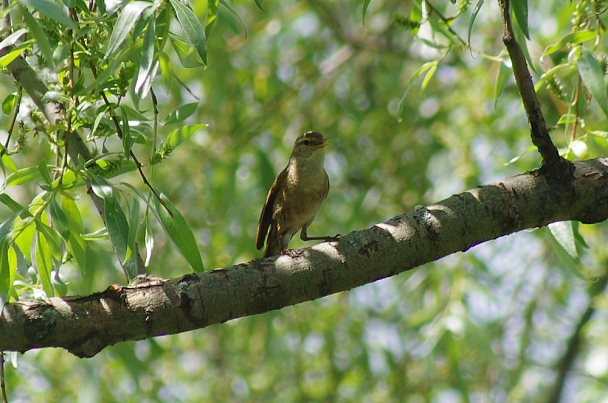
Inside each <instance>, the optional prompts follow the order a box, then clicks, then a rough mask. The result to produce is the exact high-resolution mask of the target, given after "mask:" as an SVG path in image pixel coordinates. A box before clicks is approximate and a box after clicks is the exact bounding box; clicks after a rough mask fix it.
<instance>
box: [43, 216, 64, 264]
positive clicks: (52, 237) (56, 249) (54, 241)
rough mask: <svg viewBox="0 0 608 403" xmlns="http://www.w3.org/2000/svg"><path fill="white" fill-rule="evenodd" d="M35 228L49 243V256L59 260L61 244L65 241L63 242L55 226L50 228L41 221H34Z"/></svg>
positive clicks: (61, 250) (61, 249) (61, 253)
mask: <svg viewBox="0 0 608 403" xmlns="http://www.w3.org/2000/svg"><path fill="white" fill-rule="evenodd" d="M43 218H46V217H43ZM36 229H37V230H38V232H40V233H42V234H44V237H45V238H46V241H47V243H48V245H49V250H50V251H51V257H53V258H55V260H57V261H61V258H62V256H63V246H64V245H65V243H64V242H63V239H62V238H61V235H60V234H59V232H57V230H55V228H51V227H49V226H48V225H46V224H45V223H43V222H41V221H36Z"/></svg>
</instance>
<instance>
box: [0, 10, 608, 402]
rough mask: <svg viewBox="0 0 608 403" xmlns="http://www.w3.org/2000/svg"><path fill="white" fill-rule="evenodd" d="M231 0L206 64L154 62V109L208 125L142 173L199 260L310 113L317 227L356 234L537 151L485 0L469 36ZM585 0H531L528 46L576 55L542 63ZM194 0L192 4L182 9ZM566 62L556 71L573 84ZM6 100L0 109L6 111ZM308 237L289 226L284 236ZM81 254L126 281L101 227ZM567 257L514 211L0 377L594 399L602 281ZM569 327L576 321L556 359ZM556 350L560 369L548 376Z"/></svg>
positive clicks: (501, 172) (79, 284) (245, 224)
mask: <svg viewBox="0 0 608 403" xmlns="http://www.w3.org/2000/svg"><path fill="white" fill-rule="evenodd" d="M230 4H231V6H232V7H233V8H234V10H235V11H236V12H237V14H238V16H239V17H240V19H241V21H240V20H239V19H238V18H237V17H235V15H234V14H233V13H231V12H229V11H228V10H227V9H226V8H224V7H220V13H219V16H218V21H217V22H216V24H215V25H214V27H213V30H212V32H211V35H210V37H209V38H208V46H209V49H208V52H209V67H208V68H207V69H206V70H203V69H201V68H197V69H185V68H183V67H181V66H180V64H179V61H178V60H177V58H175V60H173V69H174V72H175V74H176V77H177V78H178V79H179V81H181V82H182V83H183V84H184V86H182V85H180V83H179V82H178V80H173V81H172V82H171V84H170V86H169V87H166V86H165V85H164V84H163V83H161V82H160V80H159V82H158V83H157V85H155V87H154V89H155V91H156V95H157V98H158V102H159V109H160V115H161V118H162V117H163V116H166V115H167V114H168V113H170V112H171V111H172V110H174V109H175V108H177V107H178V106H179V105H182V104H184V103H188V102H198V103H199V107H198V109H197V112H196V113H195V114H194V115H193V116H191V117H190V118H189V119H188V123H189V124H195V123H204V124H207V125H208V127H207V128H206V129H205V130H202V131H200V132H198V133H196V134H195V135H194V136H193V137H191V138H190V140H189V141H188V143H187V144H185V145H182V146H181V147H179V148H178V149H177V150H176V151H175V152H174V153H173V154H172V155H171V157H170V158H169V159H168V160H167V161H165V162H164V163H162V164H160V165H159V166H157V167H155V168H154V173H153V177H152V179H153V183H154V185H155V186H156V188H157V189H159V190H161V191H162V192H164V193H165V194H167V195H168V197H169V198H170V199H171V200H172V201H173V203H174V204H175V205H176V206H177V207H178V209H179V210H180V211H181V213H182V214H183V216H184V217H185V218H186V220H187V222H188V224H189V225H190V227H191V228H192V230H193V231H194V234H195V237H196V239H197V241H198V245H199V248H200V251H201V254H202V257H203V261H204V263H205V267H206V268H207V269H212V268H216V267H225V266H228V265H232V264H236V263H241V262H247V261H249V260H251V259H254V258H256V257H259V256H261V252H259V251H257V250H256V249H255V245H254V244H255V231H256V226H257V220H258V216H259V213H260V210H261V208H262V206H263V203H264V200H265V197H266V192H267V190H268V188H269V186H270V184H271V183H272V181H273V179H274V177H275V175H276V174H277V173H278V172H279V171H280V170H281V169H282V168H283V167H284V166H285V164H286V162H287V158H288V156H289V152H290V151H291V147H292V144H293V141H294V140H295V138H296V137H297V135H299V134H300V133H302V132H304V131H306V130H316V131H320V132H322V133H323V134H324V135H325V136H326V137H328V138H329V147H328V148H327V149H326V150H327V158H326V169H327V171H328V173H329V176H330V181H331V189H330V193H329V196H328V198H327V200H326V201H325V203H324V205H323V207H322V208H321V211H320V213H319V215H318V217H317V219H316V220H315V221H314V223H313V224H312V226H311V228H310V230H309V235H311V236H315V235H326V234H335V233H341V234H347V233H348V232H350V231H354V230H359V229H363V228H366V227H368V226H370V225H372V224H374V223H377V222H381V221H384V220H386V219H388V218H390V217H392V216H394V215H398V214H402V213H407V212H410V211H412V210H413V209H414V207H415V206H416V205H424V204H429V203H432V202H435V201H439V200H441V199H444V198H447V197H449V196H450V195H452V194H453V193H457V192H461V191H464V190H466V189H468V188H471V187H474V186H477V185H479V184H484V183H488V182H490V181H493V180H497V179H500V178H504V177H508V176H511V175H514V174H517V173H521V172H524V171H527V170H530V169H533V168H535V167H537V166H538V164H539V162H540V158H539V156H538V154H537V153H536V151H534V150H532V151H530V152H527V151H529V147H530V138H529V130H528V125H527V121H526V117H525V114H524V112H523V110H522V108H521V101H520V99H519V97H518V94H517V90H516V88H515V86H514V83H513V80H512V79H509V80H508V81H507V82H506V85H505V87H504V90H502V91H501V94H500V97H499V98H498V99H496V96H495V94H496V89H497V82H500V80H498V79H497V77H499V71H500V69H501V66H503V68H505V67H504V66H508V63H506V62H505V63H506V64H505V63H503V62H501V60H502V61H506V56H505V53H504V51H503V49H504V47H503V44H502V41H501V36H502V28H501V24H500V20H499V13H498V8H497V5H496V4H495V3H494V2H486V3H485V4H483V6H482V8H481V11H480V13H479V15H478V16H477V20H476V22H475V24H474V25H473V27H472V32H471V38H470V39H471V44H472V49H473V50H470V49H468V48H465V47H463V46H461V44H460V41H459V40H458V39H457V38H456V36H454V37H452V41H451V42H450V40H448V39H446V37H445V36H442V35H440V34H439V33H438V31H437V29H436V26H432V25H431V24H430V23H426V24H422V26H420V28H419V30H418V31H417V32H416V33H417V37H414V36H413V34H412V32H411V31H410V30H407V29H405V28H404V25H406V24H405V23H404V18H405V17H409V16H411V15H412V10H414V9H416V8H417V7H418V8H419V7H420V3H417V2H402V1H394V0H386V1H385V0H373V1H371V2H370V3H369V8H368V10H367V14H366V19H365V25H363V24H362V21H361V14H362V2H360V1H350V0H339V1H333V2H330V1H321V0H308V1H301V2H300V1H292V0H286V1H281V2H278V1H267V2H264V3H263V7H264V10H265V11H261V10H260V9H259V8H258V7H256V5H255V3H254V2H253V1H243V0H239V1H238V2H234V3H230ZM594 4H595V3H586V2H580V3H568V2H566V3H564V2H561V1H551V0H547V1H542V2H536V3H534V4H530V5H529V7H530V10H529V13H530V33H531V41H530V42H529V44H528V48H529V50H530V53H531V58H532V60H534V63H535V68H536V69H537V72H542V71H546V69H547V68H548V67H549V66H550V65H551V64H552V63H555V64H557V63H562V62H563V60H564V59H565V58H567V56H568V55H567V54H559V55H555V56H553V57H552V58H548V57H547V58H544V59H543V63H544V64H541V63H540V62H539V60H540V55H541V53H542V51H543V49H545V47H546V46H548V45H550V44H553V43H556V42H558V41H559V40H560V39H561V38H562V37H564V36H565V35H567V34H568V33H570V32H571V30H572V21H573V19H574V18H575V17H576V16H577V15H578V16H580V15H594V10H595V9H594V8H593V7H594V6H593V5H594ZM433 6H435V7H436V8H437V10H438V11H440V12H441V13H442V14H443V15H445V16H451V15H455V14H456V13H457V12H458V10H459V7H460V8H463V9H464V11H463V12H462V15H460V16H459V18H458V19H456V20H455V21H454V23H453V25H452V30H453V31H454V33H456V34H457V36H458V37H459V38H461V39H462V40H463V41H466V40H467V30H468V28H469V22H470V17H471V15H472V12H473V6H474V5H473V4H469V5H468V6H467V7H465V6H466V4H465V3H456V4H454V5H453V4H451V3H448V2H436V4H435V3H433ZM201 7H202V4H199V3H197V2H194V3H193V8H194V11H195V12H200V10H201ZM465 8H466V9H465ZM585 13H586V14H585ZM589 18H591V17H589ZM597 21H599V22H600V25H599V26H601V22H602V20H597ZM604 42H605V40H604V38H603V37H600V39H599V41H598V44H597V47H596V48H595V49H594V50H595V52H597V53H598V54H602V53H601V52H602V49H603V48H602V46H604ZM488 55H491V57H490V56H488ZM559 58H561V59H559ZM433 61H438V64H437V70H436V72H435V74H434V75H433V76H432V78H430V80H429V81H428V82H425V83H424V85H425V88H424V89H422V88H421V85H422V84H423V80H424V78H425V74H422V75H421V76H420V77H419V78H418V79H416V80H414V81H411V83H410V78H411V77H412V76H413V75H414V74H415V72H416V71H417V70H418V69H419V68H420V67H421V66H423V65H424V64H425V63H429V62H433ZM534 79H535V80H537V79H538V75H537V74H536V75H535V76H534ZM563 79H564V85H565V87H566V89H565V91H568V88H569V87H568V85H571V84H572V83H575V82H576V77H571V76H565V77H564V78H563ZM0 84H1V85H2V88H1V91H2V94H1V95H3V97H4V96H6V95H7V94H8V93H10V92H12V91H14V87H13V82H12V80H10V79H8V78H7V77H6V76H5V78H4V79H2V81H1V83H0ZM186 88H187V89H186ZM406 90H408V92H407V94H406V96H405V97H404V99H403V101H402V102H401V107H402V114H401V115H400V116H397V110H398V107H399V105H400V101H401V99H402V97H403V96H404V93H405V92H406ZM539 96H540V98H541V101H542V103H543V108H544V109H543V111H544V112H545V114H546V119H547V122H548V124H549V125H554V124H556V123H557V121H558V119H559V118H560V117H561V116H562V114H564V113H565V110H566V109H567V105H566V106H564V102H562V101H561V100H559V99H557V98H556V96H555V95H554V94H553V93H551V92H550V91H547V90H546V89H545V88H544V87H543V88H540V89H539ZM581 99H582V101H581V109H580V111H579V113H581V115H584V116H585V117H586V118H587V120H588V121H589V125H590V126H591V125H595V126H594V127H598V128H600V127H602V125H603V126H604V127H605V124H606V121H605V119H603V120H602V118H601V116H600V114H599V113H598V111H597V110H596V109H597V108H596V107H595V106H594V105H593V104H592V103H589V102H585V101H584V97H581ZM2 119H3V122H5V123H4V124H3V127H6V122H7V119H8V118H7V117H6V116H3V117H2ZM170 129H171V128H169V129H167V130H170ZM167 133H168V132H167ZM165 134H166V133H165ZM552 136H553V139H554V141H555V143H556V145H557V146H558V147H560V148H561V149H562V150H563V151H564V153H565V154H567V155H569V156H570V157H572V158H577V157H595V156H599V155H604V154H606V150H605V149H604V148H603V145H604V144H603V143H601V142H596V141H594V140H592V139H587V138H583V139H582V140H584V145H585V147H586V149H585V152H584V153H579V154H576V153H574V154H573V152H572V150H571V148H573V147H572V141H573V140H579V141H581V139H579V138H573V137H572V136H571V134H570V133H569V132H568V131H567V130H566V129H564V128H563V126H561V127H559V128H558V129H556V130H555V131H553V132H552ZM25 147H26V151H28V153H24V154H23V156H22V157H20V158H23V159H24V162H23V164H27V163H28V161H29V163H31V161H36V160H37V159H39V158H47V157H48V158H51V153H50V151H45V150H47V148H48V147H46V146H45V141H44V138H42V137H40V138H33V139H30V140H29V141H28V143H27V144H26V145H25ZM569 147H570V148H569ZM134 150H135V152H136V154H137V153H138V148H137V146H136V147H135V148H134ZM516 157H521V158H518V159H515V158H516ZM512 159H515V160H514V161H511V160H512ZM510 161H511V162H510ZM121 181H125V182H129V183H131V184H133V185H135V186H137V187H139V188H142V189H143V186H142V185H141V183H140V179H139V177H138V176H137V175H134V174H129V175H125V176H121V177H119V178H116V179H115V180H114V182H115V183H119V182H121ZM11 191H12V190H10V191H9V193H10V192H11ZM38 191H39V189H37V188H36V187H32V188H19V189H18V190H15V191H12V192H13V193H11V195H12V196H13V197H14V198H15V199H17V200H20V201H22V202H24V203H26V202H27V200H30V199H31V198H32V196H33V195H35V194H36V193H37V192H38ZM77 203H78V206H79V207H80V209H81V210H82V212H83V214H85V217H84V218H85V227H86V231H89V232H93V231H95V230H97V229H99V228H100V227H101V226H102V225H103V224H102V223H101V220H100V219H99V217H98V216H97V214H96V212H95V210H94V208H93V206H92V203H91V202H90V200H89V199H88V198H87V197H86V195H83V196H82V197H81V198H80V199H79V200H78V202H77ZM578 229H579V231H580V232H581V234H582V235H583V237H584V238H585V240H586V242H587V244H588V249H586V250H584V251H581V252H582V255H581V262H580V263H577V264H576V267H577V269H578V270H580V271H581V272H582V273H583V274H584V275H586V276H589V277H590V278H597V277H599V278H603V277H605V276H606V263H607V261H608V260H607V259H606V249H605V248H604V245H605V244H604V241H605V240H606V225H605V224H599V225H593V226H587V225H585V226H583V225H581V226H579V227H578ZM155 235H156V237H155V248H154V253H153V256H152V258H151V263H150V272H151V273H152V274H155V275H158V276H162V277H177V276H180V275H183V274H185V273H188V272H189V271H190V269H189V267H188V265H187V264H186V262H185V261H184V260H183V258H182V257H181V256H180V255H179V253H178V252H177V251H176V250H175V248H174V246H173V245H172V244H171V243H170V241H169V240H167V238H166V237H165V235H164V234H163V232H162V230H160V228H157V233H156V234H155ZM305 245H306V244H304V243H303V242H301V241H300V240H299V239H296V238H294V240H293V241H292V243H291V244H290V247H293V248H297V247H302V246H305ZM89 264H90V266H88V268H87V270H86V272H82V271H80V270H77V269H75V268H71V267H69V266H66V267H65V268H62V272H61V275H62V278H63V279H64V281H65V282H66V283H67V284H68V293H69V294H71V295H75V294H76V295H78V294H79V295H86V294H89V293H91V292H95V291H100V290H103V289H105V288H106V287H107V286H108V285H109V284H111V283H113V282H120V283H122V282H124V275H123V274H122V272H121V271H120V269H119V266H118V264H117V262H116V258H115V257H114V255H113V253H112V252H111V248H110V246H109V243H108V242H105V243H98V244H95V245H92V246H91V253H90V254H89ZM569 265H570V266H571V265H572V262H565V260H564V259H563V258H561V259H560V255H558V254H556V253H555V251H554V242H553V241H552V238H551V236H550V234H549V232H548V231H547V230H546V229H539V230H534V231H526V232H522V233H518V234H515V235H512V236H509V237H504V238H501V239H498V240H496V241H493V242H488V243H486V244H483V245H480V246H477V247H475V248H473V249H471V250H469V251H467V252H466V253H458V254H454V255H452V256H449V257H447V258H444V259H442V260H440V261H438V262H435V263H431V264H428V265H425V266H423V267H420V268H418V269H416V270H413V271H411V272H409V273H405V274H401V275H398V276H396V277H395V278H391V279H385V280H382V281H378V282H376V283H373V284H369V285H366V286H364V287H360V288H358V289H354V290H351V291H350V292H345V293H341V294H339V295H334V296H330V297H326V298H323V299H321V300H318V301H312V302H307V303H304V304H300V305H297V306H293V307H288V308H285V309H282V310H280V311H277V312H270V313H267V314H264V315H258V316H254V317H248V318H242V319H238V320H234V321H231V322H229V323H226V324H222V325H216V326H212V327H210V328H207V329H202V330H198V331H193V332H189V333H185V334H180V335H175V336H166V337H158V338H155V339H150V340H144V341H139V342H126V343H120V344H118V345H115V346H112V347H109V348H107V349H105V350H104V351H102V352H101V353H100V354H99V355H97V356H96V357H94V358H92V359H86V360H85V359H78V358H75V357H73V356H71V355H70V354H68V353H67V352H65V351H64V350H59V349H46V350H39V351H29V352H27V353H25V354H24V355H22V356H18V357H16V359H15V360H16V362H17V364H18V366H17V367H16V368H15V367H13V366H12V365H10V364H7V365H6V384H7V389H8V393H9V397H10V401H12V402H20V401H34V402H42V401H54V402H63V401H65V402H71V401H82V402H93V401H108V402H110V401H122V402H124V401H133V402H147V401H150V402H152V401H163V402H169V401H175V402H193V401H216V402H219V401H277V402H286V401H302V402H304V401H366V402H397V401H399V402H401V401H408V402H426V401H431V402H446V401H447V402H460V401H463V402H464V401H475V402H484V401H498V402H500V401H520V400H525V401H544V400H545V399H547V397H548V396H549V393H551V391H553V390H555V388H560V389H561V388H562V386H563V389H562V390H563V393H564V401H600V400H602V399H606V398H608V392H606V390H608V389H607V388H606V386H607V383H608V364H606V363H607V362H608V344H607V343H606V338H605V337H602V335H603V334H605V333H606V330H607V329H606V325H605V323H607V321H606V319H607V313H608V312H607V308H608V301H607V300H606V297H605V294H604V293H603V292H602V291H601V290H599V291H598V290H595V289H593V284H595V283H593V282H585V281H582V280H580V279H578V278H577V277H575V276H574V275H573V274H572V273H571V272H570V271H569V270H567V269H568V266H569ZM596 294H597V295H596ZM588 310H591V313H592V314H591V315H590V317H589V318H587V320H586V321H584V322H581V317H582V316H583V314H584V313H585V312H586V311H588ZM581 323H582V327H581V329H578V328H577V326H579V325H580V324H581ZM577 329H578V330H579V331H581V332H582V333H580V335H579V333H575V332H576V331H577ZM573 334H577V335H579V336H580V337H581V338H582V340H583V341H581V346H580V349H579V350H577V351H576V354H575V356H574V357H573V360H572V361H570V362H566V361H565V360H563V357H564V354H565V352H566V350H567V346H568V344H567V343H568V340H569V339H570V337H571V335H573ZM13 358H14V357H13ZM564 365H565V366H566V367H565V368H567V370H568V371H569V372H568V375H567V376H566V377H565V380H563V379H561V378H559V377H558V373H559V370H560V368H564Z"/></svg>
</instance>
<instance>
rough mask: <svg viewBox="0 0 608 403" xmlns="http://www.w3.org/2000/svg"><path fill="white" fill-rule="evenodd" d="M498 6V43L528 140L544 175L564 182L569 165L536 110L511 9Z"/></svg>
mask: <svg viewBox="0 0 608 403" xmlns="http://www.w3.org/2000/svg"><path fill="white" fill-rule="evenodd" d="M498 5H499V6H500V15H501V18H502V21H503V30H504V32H503V37H502V41H503V43H504V44H505V47H506V48H507V52H509V57H510V58H511V63H512V65H513V74H514V76H515V83H516V84H517V89H518V90H519V94H520V95H521V99H522V101H523V104H524V109H525V110H526V115H527V116H528V122H529V123H530V131H531V136H532V144H534V145H535V146H536V148H537V149H538V152H539V153H540V155H541V157H542V159H543V168H544V169H547V170H548V173H549V174H551V175H553V176H555V177H556V178H558V179H562V178H566V177H568V176H570V175H571V174H572V169H573V168H572V164H571V163H570V162H569V161H566V160H565V159H563V158H561V157H560V155H559V152H558V150H557V148H556V147H555V145H554V144H553V141H552V140H551V136H550V135H549V130H548V129H547V125H546V123H545V117H544V116H543V112H542V110H541V107H540V101H539V100H538V97H537V96H536V91H535V90H534V83H533V82H532V75H531V74H530V70H529V69H528V64H527V63H526V58H525V57H524V54H523V52H522V50H521V47H520V46H519V44H518V43H517V40H516V39H515V34H514V32H513V26H512V24H511V9H510V5H509V0H498Z"/></svg>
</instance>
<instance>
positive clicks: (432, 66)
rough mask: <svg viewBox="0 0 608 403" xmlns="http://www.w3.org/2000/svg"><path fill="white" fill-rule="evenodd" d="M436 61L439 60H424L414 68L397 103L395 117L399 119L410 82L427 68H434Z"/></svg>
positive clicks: (410, 85)
mask: <svg viewBox="0 0 608 403" xmlns="http://www.w3.org/2000/svg"><path fill="white" fill-rule="evenodd" d="M438 63H439V62H438V61H437V60H434V61H432V62H426V63H424V64H423V65H422V66H420V67H419V68H418V70H416V71H415V72H414V74H412V76H411V77H410V79H409V80H408V82H407V86H406V89H405V92H404V94H403V96H402V97H401V100H400V101H399V105H397V112H396V115H397V119H398V120H399V121H401V115H402V114H403V108H404V107H405V100H406V99H407V94H408V93H409V92H410V89H411V88H412V84H413V83H414V81H415V80H416V79H417V78H418V77H420V75H422V74H424V73H425V72H427V71H428V70H432V69H433V68H434V69H435V70H436V69H437V64H438Z"/></svg>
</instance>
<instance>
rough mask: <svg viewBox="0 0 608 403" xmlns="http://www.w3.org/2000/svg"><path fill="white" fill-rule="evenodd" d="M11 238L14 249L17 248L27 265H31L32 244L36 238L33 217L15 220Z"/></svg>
mask: <svg viewBox="0 0 608 403" xmlns="http://www.w3.org/2000/svg"><path fill="white" fill-rule="evenodd" d="M11 236H12V238H13V242H14V247H16V248H18V249H19V251H21V253H22V254H23V256H25V259H26V260H27V261H28V263H30V264H31V261H30V254H31V250H32V245H33V244H34V237H35V236H36V222H35V220H34V217H28V218H25V219H21V218H19V219H17V220H15V222H14V224H13V232H12V235H11Z"/></svg>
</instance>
